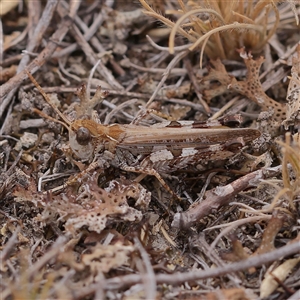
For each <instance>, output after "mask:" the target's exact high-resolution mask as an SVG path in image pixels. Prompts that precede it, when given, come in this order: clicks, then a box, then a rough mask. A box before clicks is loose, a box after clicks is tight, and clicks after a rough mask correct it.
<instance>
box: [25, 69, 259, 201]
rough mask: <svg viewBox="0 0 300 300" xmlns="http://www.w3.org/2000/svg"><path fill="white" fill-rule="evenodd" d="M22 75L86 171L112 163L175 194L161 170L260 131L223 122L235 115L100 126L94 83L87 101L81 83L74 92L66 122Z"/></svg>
mask: <svg viewBox="0 0 300 300" xmlns="http://www.w3.org/2000/svg"><path fill="white" fill-rule="evenodd" d="M27 75H28V76H29V78H30V79H31V81H32V82H33V83H34V85H35V86H36V88H37V89H38V90H39V92H40V93H41V94H42V95H43V97H44V99H45V100H46V102H47V103H48V104H49V105H50V106H51V107H52V108H53V109H54V111H55V112H56V113H57V114H58V115H59V117H60V118H61V119H62V121H59V120H56V119H53V118H51V117H49V116H45V117H47V118H50V119H51V120H53V121H55V122H58V123H60V124H62V125H63V126H64V127H66V128H67V130H68V132H69V144H70V148H71V150H72V151H73V153H74V154H75V155H76V156H77V157H78V158H79V159H81V160H83V161H89V162H91V161H93V163H92V164H91V165H90V167H88V169H87V170H91V169H93V168H96V167H100V168H103V169H104V168H107V167H108V166H110V165H112V166H114V167H117V168H120V169H122V170H125V171H129V172H135V173H140V174H145V175H153V176H155V177H156V178H157V179H158V180H159V181H160V183H161V184H162V185H163V186H164V187H165V188H166V190H168V191H169V192H170V193H172V194H173V195H175V196H176V194H175V193H174V192H173V191H172V190H171V188H170V187H169V186H168V185H167V183H166V182H165V180H164V179H163V177H162V176H161V174H170V173H172V172H174V171H177V170H180V169H184V168H186V167H187V166H189V165H195V164H199V163H201V162H207V161H214V160H224V159H226V158H228V157H230V156H233V155H234V154H235V153H236V152H237V151H238V149H240V148H241V147H242V146H244V145H245V144H246V143H249V142H251V141H252V140H254V139H256V138H257V137H259V136H260V132H259V131H258V130H256V129H246V128H230V127H228V126H225V125H228V124H230V123H232V122H234V123H237V121H238V118H237V117H227V118H226V117H224V118H223V119H220V120H215V121H208V122H197V121H194V122H193V121H165V122H161V123H157V124H154V125H151V126H141V125H135V124H110V125H103V124H101V123H100V121H99V120H98V119H97V117H95V115H93V113H94V111H92V109H91V107H92V106H93V105H94V104H95V102H96V100H97V99H99V98H103V97H105V95H106V94H105V93H103V92H101V89H100V88H99V89H98V90H97V91H96V94H95V96H94V97H93V98H92V99H91V100H88V99H87V95H86V89H85V87H84V86H82V87H81V90H80V91H79V93H78V96H79V98H80V100H81V105H82V107H79V110H80V111H81V113H83V114H82V116H80V117H78V118H77V119H75V120H74V121H70V120H69V119H68V118H67V117H66V116H65V115H64V114H63V113H61V112H60V111H59V109H58V108H57V107H56V106H55V105H53V104H52V103H51V101H50V99H49V97H48V96H47V94H46V93H45V92H44V91H43V89H42V88H41V86H40V85H39V84H38V83H37V81H36V80H35V79H34V78H33V77H32V75H31V74H30V73H29V72H27Z"/></svg>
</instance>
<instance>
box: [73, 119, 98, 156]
mask: <svg viewBox="0 0 300 300" xmlns="http://www.w3.org/2000/svg"><path fill="white" fill-rule="evenodd" d="M96 139H97V123H96V122H95V121H92V120H76V121H75V122H73V123H72V125H71V127H70V129H69V142H70V147H71V149H72V151H73V152H74V153H75V154H76V155H77V156H78V157H79V158H81V159H82V160H90V159H91V158H93V156H94V152H95V145H96Z"/></svg>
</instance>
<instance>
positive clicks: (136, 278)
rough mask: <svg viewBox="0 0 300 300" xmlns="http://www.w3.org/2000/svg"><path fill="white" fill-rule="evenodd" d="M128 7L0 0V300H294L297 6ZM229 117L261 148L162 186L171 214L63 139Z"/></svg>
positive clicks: (149, 186) (153, 193)
mask: <svg viewBox="0 0 300 300" xmlns="http://www.w3.org/2000/svg"><path fill="white" fill-rule="evenodd" d="M16 3H17V2H16ZM140 4H141V6H138V5H137V6H136V7H134V8H133V7H132V5H133V4H132V3H131V4H130V5H129V4H127V3H126V2H122V1H106V2H105V3H104V1H93V0H91V1H70V2H68V1H64V0H61V1H59V2H56V1H48V2H47V3H46V4H44V3H41V2H38V1H28V2H26V5H24V6H20V4H19V7H18V8H17V7H16V6H15V3H14V5H12V2H11V1H1V0H0V8H1V11H0V14H1V18H2V19H1V22H2V26H1V33H2V37H3V42H2V43H0V47H1V48H0V62H1V67H0V81H1V84H2V85H1V88H0V96H1V102H0V120H1V121H0V122H1V128H0V203H1V207H0V224H1V226H0V240H1V246H0V276H1V280H0V293H1V297H2V299H121V298H122V299H133V298H134V299H170V298H172V299H174V298H178V299H179V298H180V299H193V298H195V299H203V300H204V299H207V300H210V299H249V300H250V299H251V300H252V299H259V298H266V299H268V298H270V299H271V298H272V299H274V298H282V299H283V298H284V299H288V298H289V299H296V298H297V297H298V296H297V293H299V290H300V286H299V280H298V278H299V276H300V274H299V260H300V258H299V252H300V231H299V229H300V227H299V225H300V224H299V222H300V219H299V215H300V210H299V209H300V205H299V199H300V188H299V187H300V138H299V133H298V131H299V119H300V117H299V116H300V114H299V113H300V44H299V40H300V36H299V21H298V16H299V14H300V7H299V3H297V2H296V1H286V2H285V3H279V1H260V0H258V1H242V0H239V1H209V0H206V1H185V2H183V1H181V0H178V1H156V0H151V1H150V0H148V1H145V0H140ZM154 19H156V20H158V21H159V22H162V23H163V24H164V25H166V27H167V28H165V27H161V23H159V24H157V23H154V22H153V20H154ZM146 37H147V38H146ZM187 41H188V43H190V44H187ZM175 44H176V45H175ZM237 49H239V50H238V51H237ZM21 51H23V53H21ZM170 53H171V54H170ZM173 54H174V55H173ZM99 59H100V61H99ZM199 61H200V65H201V68H199V64H198V62H199ZM202 66H203V68H202ZM25 69H26V70H25ZM91 69H92V71H91ZM27 71H29V72H30V73H32V74H34V73H35V75H34V76H35V78H36V80H37V81H38V82H39V83H40V85H41V86H42V87H43V90H44V91H45V92H46V93H48V97H49V99H50V100H49V101H50V103H51V105H49V102H48V104H45V102H44V100H43V98H42V97H41V96H40V94H39V93H38V92H36V91H35V90H34V89H33V85H32V84H29V81H25V80H27V79H28V76H27V74H28V73H26V72H27ZM83 83H84V84H86V85H87V86H86V89H85V87H84V86H83V85H82V84H83ZM80 85H81V88H80V89H79V90H78V89H77V88H78V86H80ZM97 86H101V87H102V91H101V90H100V89H98V90H96V87H97ZM103 91H104V92H103ZM90 94H93V95H95V96H93V97H92V100H91V101H90V100H89V95H90ZM78 98H79V99H80V101H79V99H78ZM100 99H101V101H100ZM53 107H55V108H56V109H55V111H53ZM237 113H239V114H242V115H243V119H244V121H243V122H242V124H241V125H242V126H244V127H251V128H258V129H259V130H260V132H261V133H262V134H261V136H260V137H259V138H258V139H256V140H255V141H254V142H253V143H252V144H249V145H245V147H243V149H242V150H241V151H238V152H237V153H236V155H235V156H233V157H231V158H230V159H227V160H226V161H212V162H207V163H205V164H202V165H198V166H195V167H193V168H185V169H183V170H180V172H176V173H174V174H160V175H163V176H164V178H165V180H166V182H167V184H168V186H170V188H171V189H172V190H173V191H175V192H176V193H177V194H179V195H180V196H181V201H177V199H172V195H171V194H170V193H169V191H167V190H165V189H164V188H163V187H162V186H161V185H160V183H159V182H158V181H157V180H156V179H154V178H151V177H150V176H147V177H146V178H145V176H144V174H139V175H138V176H137V175H136V174H134V173H131V172H125V171H124V170H120V169H118V168H115V167H113V166H111V165H110V164H109V161H110V160H109V157H108V156H106V157H105V159H106V160H105V161H104V162H103V164H102V165H101V167H99V164H98V165H97V164H95V162H96V161H97V159H99V157H100V155H98V156H97V155H96V156H95V157H92V158H89V157H81V158H80V157H78V155H76V153H74V151H71V150H72V147H71V148H70V147H69V146H70V143H74V144H76V141H75V140H73V141H72V140H70V137H69V136H68V132H67V131H66V128H67V129H68V130H69V128H70V127H68V126H69V125H70V126H71V125H72V124H73V125H74V123H72V122H73V121H74V120H75V121H76V120H81V121H80V122H84V120H90V119H89V118H91V119H92V120H93V121H95V122H97V123H98V122H99V123H98V124H100V121H101V122H102V124H104V125H107V124H112V123H120V124H128V123H130V122H132V121H133V122H137V121H138V122H140V124H142V125H145V126H149V125H152V124H153V123H156V122H158V121H161V120H165V119H166V118H167V119H169V120H171V121H177V120H197V121H204V120H207V119H208V115H210V120H209V122H214V121H213V120H215V119H218V118H220V117H222V116H228V115H233V114H237ZM57 115H59V116H60V118H61V121H58V117H57ZM62 121H63V122H62ZM66 125H67V126H66ZM149 128H150V127H149ZM215 130H218V129H215ZM237 138H238V137H237ZM77 142H78V141H77ZM111 142H113V141H111ZM83 144H84V143H83ZM98 146H99V145H98ZM98 151H99V153H100V152H101V145H100V147H99V148H98ZM79 152H80V150H78V153H79ZM126 159H131V158H130V157H129V158H126ZM95 166H96V167H95ZM298 298H299V297H298Z"/></svg>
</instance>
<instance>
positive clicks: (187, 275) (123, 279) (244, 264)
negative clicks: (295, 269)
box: [75, 240, 300, 299]
mask: <svg viewBox="0 0 300 300" xmlns="http://www.w3.org/2000/svg"><path fill="white" fill-rule="evenodd" d="M299 251H300V243H299V241H298V242H297V240H296V241H295V242H294V243H290V244H288V245H286V246H283V247H281V248H279V249H276V250H273V251H271V252H269V253H265V254H261V255H257V256H253V257H250V258H248V259H245V260H242V261H239V262H236V263H231V264H227V265H225V266H222V267H217V268H211V269H209V270H196V271H191V272H177V273H174V274H158V275H157V276H156V282H157V284H171V285H179V284H181V283H184V282H188V281H195V280H200V279H207V278H213V277H220V276H223V275H226V274H228V273H232V272H238V271H243V270H247V269H249V268H251V267H260V266H262V265H265V264H269V263H271V262H273V261H275V260H278V259H281V258H283V257H286V256H289V255H292V254H295V253H298V252H299ZM141 281H142V278H141V275H140V274H131V275H125V276H117V277H115V278H111V279H108V280H107V281H106V285H105V289H106V290H116V289H121V288H125V287H128V286H133V285H134V284H137V283H141ZM97 288H98V284H97V283H95V284H93V285H90V286H89V287H87V288H85V289H80V291H79V292H78V294H76V296H75V298H76V299H80V298H81V297H83V296H86V295H90V294H92V293H94V292H95V291H96V290H97Z"/></svg>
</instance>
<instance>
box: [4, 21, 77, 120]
mask: <svg viewBox="0 0 300 300" xmlns="http://www.w3.org/2000/svg"><path fill="white" fill-rule="evenodd" d="M71 23H72V19H71V18H70V17H69V16H67V17H65V18H64V19H63V20H62V21H61V23H60V26H59V28H58V29H57V30H56V31H55V32H54V33H53V35H52V37H51V39H50V40H49V43H48V44H47V46H46V47H45V49H44V50H43V51H42V52H41V53H40V54H39V56H38V57H36V58H35V59H34V60H33V61H32V62H31V63H30V64H29V65H28V66H27V70H28V71H29V72H30V73H31V74H33V73H35V72H36V71H37V70H38V69H39V68H40V67H41V66H42V65H43V64H44V63H45V62H46V61H47V60H48V59H50V58H51V55H52V54H53V53H54V51H55V49H56V47H57V45H58V43H59V42H60V41H62V39H63V38H64V36H65V35H66V33H67V32H68V30H69V26H70V25H71ZM21 63H22V61H21V62H20V65H21ZM20 65H19V66H20ZM25 79H27V74H26V72H25V71H24V70H23V71H21V72H20V73H18V74H17V75H15V76H14V77H13V78H11V79H10V80H9V81H7V82H6V83H5V84H3V85H2V86H1V89H0V99H1V100H0V103H1V104H0V117H1V116H2V114H3V112H4V111H5V109H6V107H7V105H8V104H9V103H10V101H11V99H12V97H13V96H14V94H15V92H16V90H17V88H18V87H19V86H20V84H21V83H22V82H23V81H24V80H25ZM8 93H9V94H8ZM7 94H8V95H7Z"/></svg>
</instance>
